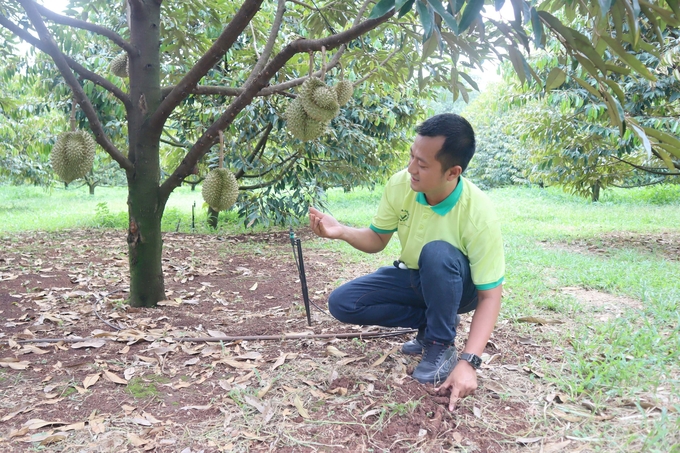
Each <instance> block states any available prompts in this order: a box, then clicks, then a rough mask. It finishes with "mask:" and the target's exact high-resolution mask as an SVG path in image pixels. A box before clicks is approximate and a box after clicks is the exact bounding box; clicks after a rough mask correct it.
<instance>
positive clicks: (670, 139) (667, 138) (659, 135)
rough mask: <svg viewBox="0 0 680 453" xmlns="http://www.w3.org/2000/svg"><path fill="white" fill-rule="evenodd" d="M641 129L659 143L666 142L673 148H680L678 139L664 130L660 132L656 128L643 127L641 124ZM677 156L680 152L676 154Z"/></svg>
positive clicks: (679, 155)
mask: <svg viewBox="0 0 680 453" xmlns="http://www.w3.org/2000/svg"><path fill="white" fill-rule="evenodd" d="M642 129H644V131H645V132H646V133H647V135H649V136H650V137H654V138H655V139H657V140H658V141H659V142H661V143H666V144H668V145H670V146H671V147H673V148H677V149H680V140H678V139H677V138H676V137H674V136H672V135H670V134H667V133H666V132H662V131H659V130H656V129H653V128H651V127H645V126H642ZM677 157H679V158H680V154H678V155H677Z"/></svg>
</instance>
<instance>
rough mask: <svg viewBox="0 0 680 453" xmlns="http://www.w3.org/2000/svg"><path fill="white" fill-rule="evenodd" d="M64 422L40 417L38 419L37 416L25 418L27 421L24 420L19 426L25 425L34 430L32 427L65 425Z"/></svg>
mask: <svg viewBox="0 0 680 453" xmlns="http://www.w3.org/2000/svg"><path fill="white" fill-rule="evenodd" d="M65 424H66V423H64V422H58V421H57V422H48V421H45V420H41V419H39V418H32V419H30V420H27V421H26V422H25V423H24V424H23V425H21V426H25V427H27V428H28V429H30V430H34V429H40V428H42V427H44V426H52V425H65Z"/></svg>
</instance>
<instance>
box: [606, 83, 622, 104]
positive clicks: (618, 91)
mask: <svg viewBox="0 0 680 453" xmlns="http://www.w3.org/2000/svg"><path fill="white" fill-rule="evenodd" d="M604 83H606V84H607V86H609V88H611V90H612V91H613V92H614V94H615V95H616V97H617V99H618V100H619V102H626V95H625V94H624V92H623V90H622V89H621V87H620V86H619V84H618V83H616V82H614V81H613V80H611V79H604Z"/></svg>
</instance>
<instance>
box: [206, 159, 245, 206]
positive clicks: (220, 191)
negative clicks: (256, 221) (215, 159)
mask: <svg viewBox="0 0 680 453" xmlns="http://www.w3.org/2000/svg"><path fill="white" fill-rule="evenodd" d="M201 194H202V195H203V199H204V200H205V202H206V203H208V206H210V207H211V208H213V209H214V210H215V211H218V212H219V211H226V210H227V209H229V208H231V207H232V206H233V205H234V203H236V199H237V198H238V183H237V182H236V177H235V176H234V174H233V173H232V172H231V171H229V170H227V169H226V168H215V169H213V170H211V171H210V173H208V176H206V177H205V180H204V181H203V189H201Z"/></svg>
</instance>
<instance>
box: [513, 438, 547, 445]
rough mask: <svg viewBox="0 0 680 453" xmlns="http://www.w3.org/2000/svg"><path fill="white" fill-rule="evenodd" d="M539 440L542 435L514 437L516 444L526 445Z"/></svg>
mask: <svg viewBox="0 0 680 453" xmlns="http://www.w3.org/2000/svg"><path fill="white" fill-rule="evenodd" d="M541 440H543V437H518V438H517V439H515V442H517V443H518V444H523V445H528V444H533V443H536V442H540V441H541Z"/></svg>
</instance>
